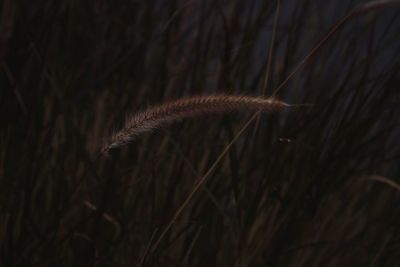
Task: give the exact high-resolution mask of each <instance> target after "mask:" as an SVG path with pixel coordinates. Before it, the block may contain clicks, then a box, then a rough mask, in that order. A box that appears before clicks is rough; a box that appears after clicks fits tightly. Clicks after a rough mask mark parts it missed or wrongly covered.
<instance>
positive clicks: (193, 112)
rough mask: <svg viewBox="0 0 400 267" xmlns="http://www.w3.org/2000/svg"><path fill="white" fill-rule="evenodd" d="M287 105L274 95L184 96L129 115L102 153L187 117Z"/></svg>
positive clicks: (268, 108) (269, 109)
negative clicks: (265, 96) (268, 96)
mask: <svg viewBox="0 0 400 267" xmlns="http://www.w3.org/2000/svg"><path fill="white" fill-rule="evenodd" d="M288 106H289V105H288V104H286V103H284V102H282V101H280V100H277V99H275V98H261V97H250V96H237V95H224V94H221V95H209V96H194V97H188V98H181V99H178V100H175V101H171V102H167V103H165V104H162V105H160V106H155V107H150V108H148V109H147V110H145V111H142V112H138V113H136V114H133V115H130V116H128V117H127V119H126V121H125V125H124V127H123V128H122V129H121V130H119V131H117V132H115V133H114V134H113V135H112V136H111V138H110V140H109V141H108V142H106V143H105V144H104V146H103V148H102V153H103V154H107V152H108V151H109V150H110V149H112V148H116V147H120V146H122V145H125V144H127V143H129V142H131V141H133V140H134V138H135V137H137V136H138V135H140V134H142V133H145V132H150V131H153V130H154V129H158V128H160V127H162V126H165V125H168V124H170V123H172V122H175V121H179V120H182V119H185V118H189V117H196V116H200V115H206V114H219V113H229V112H234V111H242V110H251V111H257V110H260V111H264V112H273V111H279V110H283V109H284V108H286V107H288Z"/></svg>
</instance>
